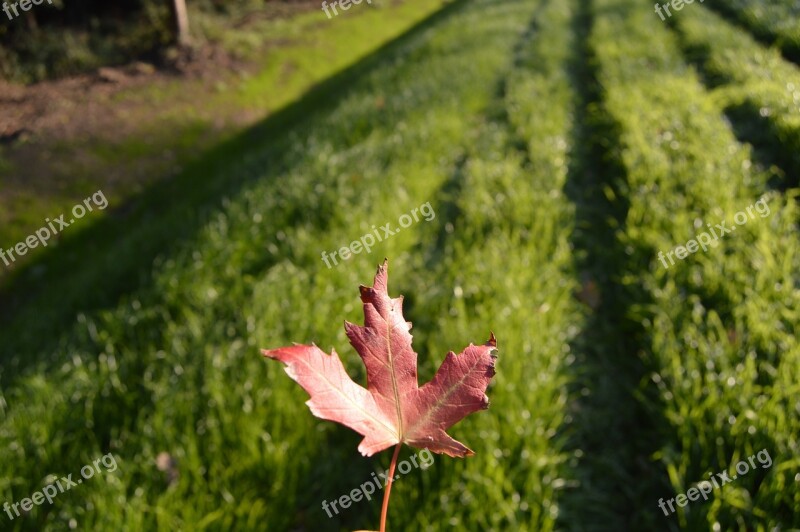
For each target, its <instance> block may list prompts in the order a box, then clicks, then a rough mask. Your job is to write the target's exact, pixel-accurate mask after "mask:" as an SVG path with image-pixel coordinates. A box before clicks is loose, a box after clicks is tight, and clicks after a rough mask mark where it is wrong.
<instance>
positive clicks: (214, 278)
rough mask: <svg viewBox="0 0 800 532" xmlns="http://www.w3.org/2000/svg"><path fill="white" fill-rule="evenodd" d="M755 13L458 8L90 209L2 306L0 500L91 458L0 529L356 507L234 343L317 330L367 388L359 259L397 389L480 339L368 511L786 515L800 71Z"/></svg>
mask: <svg viewBox="0 0 800 532" xmlns="http://www.w3.org/2000/svg"><path fill="white" fill-rule="evenodd" d="M773 3H774V2H763V4H773ZM760 4H762V2H756V1H747V0H738V1H736V2H728V3H727V5H729V7H728V8H726V9H723V10H722V11H720V12H719V13H718V12H716V11H711V10H709V8H708V7H707V6H705V5H702V4H700V3H698V2H695V3H694V4H692V5H686V6H685V8H684V9H683V10H681V11H679V12H675V13H674V16H673V17H671V18H670V19H669V21H661V20H660V18H659V17H658V16H657V15H656V14H655V13H654V12H653V6H652V3H648V2H641V1H639V0H558V1H557V0H457V1H455V2H452V3H451V4H448V5H447V6H445V7H444V8H442V10H440V11H439V12H437V13H436V14H434V15H433V16H431V17H430V18H428V19H426V20H425V21H423V22H421V23H419V24H418V25H416V26H415V27H414V28H413V29H412V30H411V31H409V32H408V33H406V34H404V35H403V36H401V37H399V38H398V39H396V40H394V41H393V42H392V43H390V44H388V45H386V46H384V47H382V48H380V49H378V50H376V51H375V52H374V53H373V54H372V55H370V56H369V57H367V58H365V59H363V60H362V61H361V62H359V63H358V64H356V65H354V66H353V67H351V68H349V69H348V70H346V71H344V72H342V73H340V74H338V75H336V76H334V77H333V78H330V79H328V80H326V81H325V82H323V84H321V85H319V86H317V87H316V88H315V89H313V90H311V91H310V92H308V93H307V94H306V95H305V96H303V97H302V98H301V99H299V100H298V101H296V102H294V103H292V104H291V105H289V106H288V107H286V108H284V109H282V110H281V111H278V112H276V113H275V114H273V115H272V116H271V117H270V118H268V119H267V120H266V121H264V122H263V123H261V124H259V125H257V126H256V127H255V128H253V129H251V130H248V131H246V132H243V133H242V134H241V135H240V136H239V137H237V138H235V139H233V140H231V141H229V142H226V143H225V144H223V145H220V146H219V147H218V148H216V149H214V150H212V151H210V152H208V153H206V154H204V155H203V156H202V157H200V158H199V159H198V160H196V161H195V162H194V163H193V164H192V165H189V166H188V167H187V168H186V170H185V171H184V172H183V174H182V175H180V176H178V177H177V178H175V179H174V180H171V181H166V182H161V183H159V184H158V185H155V186H153V187H152V188H151V189H150V190H148V191H147V192H145V193H144V194H142V195H141V196H140V197H139V198H137V200H136V202H135V203H134V205H133V207H132V208H131V210H130V213H129V214H127V215H126V217H125V218H124V219H119V218H114V217H106V218H102V219H98V220H96V221H95V223H94V224H91V223H87V224H86V227H85V228H84V229H83V230H81V231H78V232H77V233H76V234H75V235H74V236H72V237H71V238H70V239H69V240H65V241H64V242H63V243H62V244H61V245H60V246H59V247H58V248H56V249H55V250H53V251H51V252H50V253H48V254H44V255H43V256H42V257H41V259H40V260H39V261H38V262H37V263H36V264H34V265H32V266H31V267H30V268H29V271H28V272H27V273H26V274H25V275H20V276H19V278H18V279H17V284H16V285H15V286H13V287H11V289H10V290H9V291H8V292H7V293H5V294H3V296H2V297H3V298H4V299H5V301H7V303H4V305H5V308H4V309H2V310H0V504H2V503H3V502H4V501H7V502H9V503H11V502H16V501H20V500H22V499H23V498H25V497H29V496H31V494H32V493H33V492H35V491H37V490H41V489H42V488H43V487H44V486H45V485H47V484H49V483H50V482H52V481H53V480H54V479H55V478H56V477H64V476H67V475H68V474H70V473H71V474H73V477H74V478H79V475H78V472H79V471H80V470H81V467H83V466H84V465H87V464H92V462H93V461H94V460H96V459H98V458H100V457H102V456H105V455H108V454H109V453H110V454H111V455H113V456H114V457H115V459H116V463H117V464H118V469H116V470H115V471H113V472H111V471H108V472H103V474H99V475H97V476H95V478H93V479H91V480H85V481H84V482H83V483H82V484H81V485H79V486H75V487H73V488H72V489H71V490H69V491H68V492H67V493H64V494H61V495H59V496H58V497H57V499H56V500H55V502H54V503H53V504H52V505H49V504H47V503H45V504H44V505H42V506H36V507H34V509H33V510H32V511H31V512H30V513H29V514H27V515H23V516H21V517H15V519H13V520H11V519H8V516H7V515H6V514H5V513H0V523H2V524H1V525H0V529H3V530H5V529H8V530H67V529H75V528H77V529H80V530H161V529H165V530H270V531H272V530H276V531H279V530H287V531H289V530H292V531H298V530H301V531H304V530H309V531H311V530H314V531H316V530H358V529H375V527H376V526H377V523H378V518H379V513H380V503H379V502H378V501H376V500H373V501H371V502H361V503H358V504H355V505H354V506H352V507H351V508H349V509H347V510H344V511H342V512H341V513H339V514H338V515H335V516H334V517H333V518H329V517H328V516H327V515H326V513H325V512H324V511H323V510H322V506H321V505H322V501H323V500H332V499H334V498H338V497H339V496H341V495H343V494H346V493H349V492H350V491H351V490H352V489H353V488H356V487H358V486H359V485H360V484H362V483H363V482H365V481H367V480H368V479H369V478H370V475H371V474H372V472H375V471H381V470H382V469H383V468H386V467H387V466H388V461H389V458H390V457H389V456H388V454H389V453H383V454H382V455H378V456H375V457H373V458H369V459H367V458H363V457H361V455H360V454H359V453H358V452H357V451H356V447H357V445H358V442H359V440H360V437H359V436H358V435H357V434H355V433H354V432H352V431H350V430H348V429H346V428H343V427H340V426H338V425H335V424H333V423H329V422H324V421H320V420H318V419H316V418H315V417H313V416H312V414H311V413H310V412H309V411H308V408H307V407H306V406H305V404H304V402H305V401H306V399H307V396H306V394H305V393H304V392H303V390H302V389H301V388H300V387H299V386H297V385H296V384H295V383H294V382H292V381H291V380H290V379H289V378H288V377H287V376H286V375H285V373H284V371H283V369H282V368H281V367H280V365H279V364H277V363H274V362H265V361H264V360H263V359H262V357H261V356H260V354H259V349H260V348H263V347H278V346H282V345H290V344H291V343H292V342H298V343H311V342H314V343H316V344H317V345H319V346H320V347H321V348H323V349H324V350H326V351H329V350H330V348H331V347H335V348H336V350H337V351H338V352H339V353H340V355H341V356H342V358H343V360H344V361H345V364H346V366H347V369H348V371H349V373H350V375H351V376H353V377H354V378H355V379H356V380H358V381H360V382H363V380H364V369H363V366H362V364H361V363H360V360H359V358H358V356H357V355H356V354H355V352H354V351H353V350H352V348H350V347H349V345H348V343H347V338H346V336H345V334H344V329H343V327H342V322H343V320H345V319H346V320H348V321H352V322H357V323H360V322H362V320H363V316H362V314H361V312H362V311H361V305H360V300H359V298H358V295H359V293H358V285H359V284H366V285H369V284H371V281H372V275H373V274H374V271H375V267H376V265H377V264H378V263H380V262H382V260H383V258H384V257H388V258H389V261H390V286H389V291H390V294H392V295H393V296H397V295H400V294H403V295H405V305H404V309H405V315H406V318H407V319H409V320H410V321H412V322H413V324H414V328H413V329H412V334H413V335H414V340H415V344H414V345H415V348H416V350H417V351H418V352H419V354H420V357H419V361H420V380H421V381H422V382H425V381H427V380H429V379H430V378H431V376H432V375H433V372H434V371H435V369H436V367H438V365H439V363H440V361H441V360H442V358H443V357H444V355H445V354H446V353H447V351H449V350H451V349H452V350H456V351H458V350H460V349H461V348H463V347H464V346H466V345H468V344H469V343H470V342H475V343H478V342H484V341H485V340H486V338H487V337H488V334H489V331H493V332H494V334H495V335H496V337H497V339H498V347H499V358H498V361H497V370H498V372H497V376H496V377H495V379H494V381H493V384H492V385H491V387H490V388H489V392H488V394H489V396H490V398H491V407H490V409H489V410H488V411H486V412H481V413H478V414H475V415H473V416H470V417H469V418H468V419H466V420H465V421H463V422H461V423H460V424H458V425H456V426H455V427H454V428H453V429H451V431H450V433H451V434H452V435H453V436H454V437H455V438H456V439H458V440H460V441H463V442H464V443H465V444H466V445H467V446H469V447H470V448H472V449H473V450H474V451H475V453H476V455H475V456H474V457H470V458H467V459H465V460H457V459H451V458H448V457H446V456H439V455H436V456H435V461H434V463H433V465H432V466H431V467H430V468H428V469H425V470H413V471H412V472H411V473H409V474H408V475H405V476H404V477H403V478H402V480H400V481H398V482H397V483H396V484H395V486H394V488H393V490H392V502H391V507H390V511H389V530H529V531H540V530H714V531H724V530H740V531H750V530H758V531H767V530H770V531H772V530H787V531H788V530H796V529H800V441H799V440H798V437H799V435H800V343H798V339H797V335H796V329H798V326H799V325H800V307H799V306H798V303H800V235H799V234H798V221H800V209H799V208H798V204H797V199H798V192H797V190H798V189H797V184H798V170H799V169H800V164H798V159H797V152H798V148H800V118H798V117H800V92H798V91H800V69H798V66H797V65H796V64H795V63H793V62H792V61H791V60H790V59H791V56H790V55H787V54H786V53H785V52H784V51H783V50H782V49H781V47H780V46H781V43H783V42H784V41H780V42H779V41H778V40H777V38H775V39H774V40H773V41H772V42H771V43H770V42H767V40H768V36H765V34H764V33H763V32H762V33H758V32H755V31H754V30H753V28H751V25H752V26H753V27H755V25H756V22H751V23H750V22H748V23H747V24H746V23H745V22H746V21H750V20H751V19H752V17H751V18H746V17H748V16H749V15H747V13H750V12H752V11H753V10H755V9H757V8H759V5H760ZM735 13H743V15H742V17H744V18H738V17H737V16H735ZM794 16H795V22H797V20H796V17H797V15H794ZM752 20H756V19H752ZM758 20H759V21H760V20H762V19H758ZM743 21H745V22H743ZM758 24H766V23H762V22H758ZM787 26H788V25H787ZM780 31H784V30H780ZM787 31H788V30H787ZM773 33H774V34H775V35H778V33H779V32H778V30H775V31H774V32H773ZM787 42H788V41H787ZM770 46H772V47H770ZM309 61H311V60H310V59H309ZM758 201H761V202H762V203H761V205H762V206H763V205H766V206H768V212H767V211H763V210H760V211H758V213H757V214H756V215H753V216H750V217H749V218H748V220H747V221H746V223H740V222H739V221H738V218H737V213H740V212H742V211H745V212H746V209H747V208H748V207H750V206H752V205H754V204H756V202H758ZM426 202H430V204H431V206H432V208H433V210H434V211H435V213H436V216H435V218H433V219H432V220H430V221H421V222H420V223H417V224H414V225H412V226H411V227H409V228H407V229H404V230H403V231H401V232H399V233H398V234H397V235H395V236H393V237H391V238H390V239H386V240H384V241H383V242H381V243H379V244H378V245H377V246H376V247H375V249H374V250H373V251H372V253H371V254H364V253H362V254H360V255H355V256H354V257H353V258H351V259H349V260H347V261H344V262H342V261H340V263H339V265H337V266H334V267H333V268H328V267H327V266H326V265H325V263H324V262H323V261H322V260H321V254H322V252H323V251H328V252H329V251H330V250H335V249H339V248H341V247H342V246H346V245H348V244H349V243H350V242H351V241H353V240H356V239H358V238H359V237H360V236H361V235H364V234H365V233H368V232H370V231H371V228H372V226H380V225H383V224H385V223H387V222H390V221H392V222H393V221H395V220H397V219H398V218H399V217H400V216H401V215H402V214H404V213H408V212H410V211H412V210H413V209H414V208H416V207H418V206H420V205H422V204H424V203H426ZM751 214H752V212H751ZM721 222H725V223H727V226H728V227H729V228H733V229H734V230H732V231H730V232H729V233H728V234H726V235H724V236H721V237H720V238H718V239H715V244H714V245H713V246H711V247H709V248H708V250H707V251H703V250H702V249H701V250H698V251H697V252H694V253H691V254H688V256H686V257H685V258H683V259H680V258H678V259H677V260H676V261H674V262H666V261H662V260H661V259H660V258H659V257H660V254H661V253H663V254H668V252H672V251H673V250H675V248H676V247H677V246H687V247H688V244H687V242H688V241H690V240H692V239H696V238H699V236H697V235H699V234H700V233H701V232H704V231H710V230H711V228H713V227H715V225H716V224H720V223H721ZM76 229H77V228H76ZM695 247H696V246H695ZM684 251H685V250H684ZM673 256H675V255H673ZM677 256H678V257H680V255H677ZM666 265H668V266H667V267H665V266H666ZM759 451H766V452H767V453H768V455H769V458H770V464H769V465H768V466H767V465H766V464H765V463H762V462H759V461H756V462H754V464H751V465H753V467H751V468H749V469H750V470H749V471H748V472H747V473H746V474H743V473H741V471H739V472H738V473H739V474H738V478H736V479H735V480H732V481H731V482H730V483H728V484H726V485H724V486H722V487H721V488H720V489H715V490H714V491H713V492H712V494H711V495H710V496H709V498H708V500H707V501H705V500H703V499H702V498H701V499H700V500H697V501H694V502H689V503H688V505H685V506H684V505H681V506H678V505H677V504H676V506H675V509H676V512H675V513H670V515H665V512H664V511H662V509H661V508H659V500H660V499H664V500H669V499H675V498H676V497H678V496H679V494H684V493H687V492H689V490H690V489H691V488H693V487H694V486H696V485H697V483H698V482H701V481H703V480H706V479H708V478H709V477H710V475H711V474H712V473H721V472H729V474H730V475H731V476H732V477H733V476H736V475H737V471H736V469H735V466H736V465H737V463H740V462H741V461H745V462H746V461H747V460H748V457H752V456H754V455H756V454H757V453H759ZM412 452H413V450H411V449H408V448H407V449H405V450H404V451H403V453H402V455H401V459H402V458H405V457H408V456H409V455H410V454H411V453H412ZM159 465H160V466H162V467H158V466H159ZM690 493H691V492H690ZM679 500H680V499H679Z"/></svg>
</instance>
